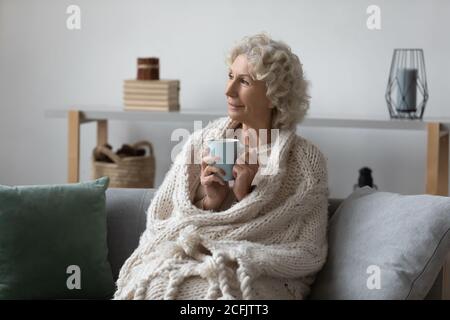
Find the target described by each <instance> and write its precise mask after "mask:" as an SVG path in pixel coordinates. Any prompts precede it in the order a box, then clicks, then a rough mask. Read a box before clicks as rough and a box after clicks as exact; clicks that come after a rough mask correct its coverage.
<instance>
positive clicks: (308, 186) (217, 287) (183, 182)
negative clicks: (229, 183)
mask: <svg viewBox="0 0 450 320" xmlns="http://www.w3.org/2000/svg"><path fill="white" fill-rule="evenodd" d="M231 123H232V121H231V119H230V118H228V117H224V118H220V119H217V120H215V121H214V122H212V123H210V124H209V125H208V126H207V127H206V128H204V129H202V130H198V131H196V132H194V133H193V134H191V136H190V137H189V139H188V141H187V143H185V144H184V146H183V149H182V151H181V152H180V153H179V154H178V155H177V157H176V159H175V161H174V163H173V165H172V167H171V168H170V170H169V172H168V173H167V174H166V176H165V179H164V181H163V183H162V184H161V186H160V187H159V188H158V190H157V192H156V194H155V197H154V199H153V200H152V202H151V204H150V206H149V208H148V212H147V228H146V230H145V232H144V233H143V235H142V236H141V238H140V242H139V246H138V248H137V249H136V250H135V251H134V253H133V254H132V255H131V256H130V257H129V258H128V260H127V261H126V262H125V264H124V265H123V267H122V269H121V271H120V275H119V279H118V281H117V291H116V293H115V295H114V298H115V299H302V298H304V297H305V296H306V295H307V294H308V293H309V287H310V285H311V284H312V282H313V281H314V277H315V274H316V273H317V271H319V270H320V269H321V267H322V266H323V264H324V262H325V260H326V256H327V248H328V246H327V236H326V231H327V211H328V181H327V170H326V160H325V158H324V156H323V154H322V153H321V152H320V151H319V149H318V148H317V147H315V146H314V145H313V144H312V143H310V142H308V141H307V140H306V139H304V138H302V137H299V136H297V135H296V134H295V130H287V129H286V130H280V131H279V135H278V137H277V139H276V141H275V142H274V143H273V144H272V150H271V153H270V156H269V158H268V160H267V166H266V169H267V170H268V171H266V173H268V172H269V173H270V172H272V173H274V174H267V175H262V176H260V178H261V179H260V181H259V183H258V185H257V187H256V188H255V189H254V191H252V192H251V193H250V194H249V195H247V196H246V197H245V198H244V199H242V200H241V201H240V202H238V203H236V204H234V205H233V206H232V207H230V208H229V209H227V210H225V211H221V212H213V211H207V210H202V209H199V208H197V207H196V206H194V204H193V203H192V201H193V195H194V194H195V190H196V188H197V186H198V184H199V177H200V165H199V164H190V163H192V160H193V157H196V156H198V157H200V158H201V146H205V141H207V140H208V139H211V138H223V137H225V131H226V129H227V128H229V127H230V124H231ZM194 147H196V148H194ZM260 169H261V168H260Z"/></svg>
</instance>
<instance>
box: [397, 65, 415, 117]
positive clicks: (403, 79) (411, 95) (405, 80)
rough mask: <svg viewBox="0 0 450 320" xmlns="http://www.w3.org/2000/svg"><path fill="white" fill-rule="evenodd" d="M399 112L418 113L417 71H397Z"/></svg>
mask: <svg viewBox="0 0 450 320" xmlns="http://www.w3.org/2000/svg"><path fill="white" fill-rule="evenodd" d="M397 80H398V95H397V97H398V103H397V111H399V112H416V98H417V69H408V68H402V69H398V71H397Z"/></svg>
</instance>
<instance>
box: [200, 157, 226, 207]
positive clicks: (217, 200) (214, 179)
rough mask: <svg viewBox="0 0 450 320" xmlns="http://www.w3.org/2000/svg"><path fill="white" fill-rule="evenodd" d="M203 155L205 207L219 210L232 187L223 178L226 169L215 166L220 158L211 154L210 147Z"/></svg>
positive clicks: (202, 175)
mask: <svg viewBox="0 0 450 320" xmlns="http://www.w3.org/2000/svg"><path fill="white" fill-rule="evenodd" d="M202 156H203V158H202V165H201V167H202V171H201V174H200V183H201V184H202V186H203V188H204V190H205V193H206V197H205V198H204V200H203V209H205V210H217V209H218V208H219V207H220V206H221V205H222V202H223V201H224V200H225V198H226V196H227V194H228V192H229V190H230V188H229V186H228V182H226V181H224V180H223V178H222V176H225V171H224V170H222V169H220V168H218V167H214V166H213V164H214V163H215V161H216V160H218V158H217V157H212V156H210V155H209V149H208V148H207V149H206V150H205V151H204V152H203V155H202Z"/></svg>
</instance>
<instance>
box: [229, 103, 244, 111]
mask: <svg viewBox="0 0 450 320" xmlns="http://www.w3.org/2000/svg"><path fill="white" fill-rule="evenodd" d="M243 107H244V106H235V105H232V104H230V103H229V104H228V108H230V109H231V110H239V109H241V108H243Z"/></svg>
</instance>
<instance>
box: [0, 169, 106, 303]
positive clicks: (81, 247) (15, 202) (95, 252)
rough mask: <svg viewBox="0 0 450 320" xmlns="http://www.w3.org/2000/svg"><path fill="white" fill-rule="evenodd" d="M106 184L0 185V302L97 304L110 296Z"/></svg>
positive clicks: (97, 182)
mask: <svg viewBox="0 0 450 320" xmlns="http://www.w3.org/2000/svg"><path fill="white" fill-rule="evenodd" d="M108 183H109V178H107V177H103V178H100V179H97V180H95V181H90V182H83V183H75V184H60V185H36V186H17V187H10V186H2V185H0V299H102V298H110V297H111V296H112V295H113V293H114V289H115V286H114V281H113V277H112V272H111V266H110V264H109V262H108V259H107V255H108V247H107V242H106V209H105V191H106V189H107V188H108Z"/></svg>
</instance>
